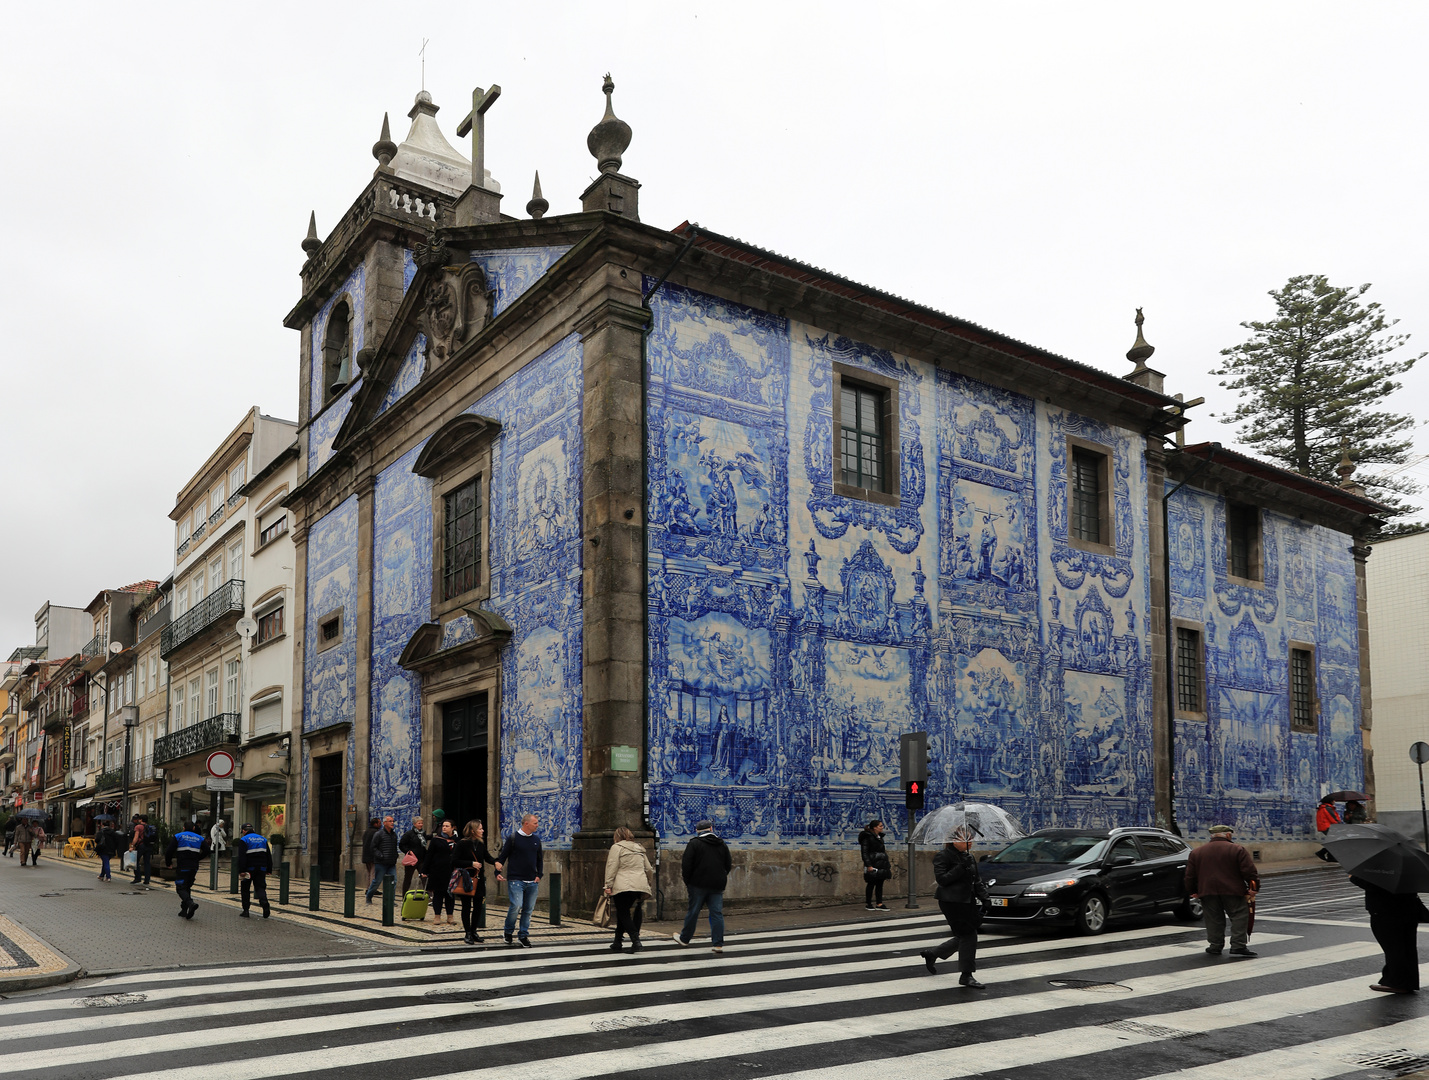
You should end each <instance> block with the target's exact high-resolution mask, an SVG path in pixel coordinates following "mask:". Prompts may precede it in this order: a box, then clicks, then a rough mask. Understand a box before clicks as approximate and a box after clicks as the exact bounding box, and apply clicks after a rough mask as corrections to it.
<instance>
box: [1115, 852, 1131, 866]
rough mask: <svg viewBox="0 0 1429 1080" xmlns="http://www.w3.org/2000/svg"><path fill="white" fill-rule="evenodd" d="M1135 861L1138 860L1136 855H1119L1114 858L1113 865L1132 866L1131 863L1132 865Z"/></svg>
mask: <svg viewBox="0 0 1429 1080" xmlns="http://www.w3.org/2000/svg"><path fill="white" fill-rule="evenodd" d="M1135 861H1136V856H1135V855H1118V856H1117V857H1116V858H1114V859H1112V861H1111V865H1112V866H1130V865H1131V864H1132V863H1134V862H1135Z"/></svg>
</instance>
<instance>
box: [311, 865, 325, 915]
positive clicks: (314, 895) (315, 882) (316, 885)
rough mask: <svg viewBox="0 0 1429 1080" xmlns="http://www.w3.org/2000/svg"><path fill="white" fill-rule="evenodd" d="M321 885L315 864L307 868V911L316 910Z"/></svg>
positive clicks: (319, 872) (319, 874) (319, 873)
mask: <svg viewBox="0 0 1429 1080" xmlns="http://www.w3.org/2000/svg"><path fill="white" fill-rule="evenodd" d="M321 885H322V877H321V871H320V870H319V869H318V865H317V863H313V865H312V866H310V867H308V910H309V911H317V910H318V896H319V890H320V888H321Z"/></svg>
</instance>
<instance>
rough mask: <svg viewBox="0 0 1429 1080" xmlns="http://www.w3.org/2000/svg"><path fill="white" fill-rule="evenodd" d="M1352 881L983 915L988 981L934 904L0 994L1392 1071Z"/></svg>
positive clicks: (1035, 1074)
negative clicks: (1197, 913) (1209, 936)
mask: <svg viewBox="0 0 1429 1080" xmlns="http://www.w3.org/2000/svg"><path fill="white" fill-rule="evenodd" d="M1357 898H1358V892H1357V890H1354V889H1353V887H1352V886H1349V885H1348V883H1346V882H1345V880H1344V878H1343V877H1342V876H1339V877H1337V876H1335V875H1333V874H1328V873H1318V874H1315V873H1312V874H1307V875H1290V876H1288V877H1285V878H1273V879H1270V880H1269V881H1267V883H1266V888H1265V890H1264V892H1263V893H1262V900H1261V908H1262V915H1261V918H1260V921H1259V923H1258V925H1257V928H1256V932H1255V935H1254V936H1253V938H1252V941H1251V944H1252V947H1253V948H1255V949H1256V950H1257V951H1258V953H1259V956H1258V957H1256V958H1254V959H1237V958H1232V957H1230V956H1229V955H1225V956H1221V957H1217V958H1211V957H1208V956H1206V954H1205V952H1204V937H1203V932H1202V931H1201V930H1200V928H1199V927H1197V926H1194V925H1191V926H1188V925H1186V924H1182V923H1177V922H1174V921H1172V920H1171V919H1169V918H1165V917H1162V918H1157V919H1150V920H1144V921H1141V922H1139V923H1135V924H1130V925H1125V924H1124V925H1120V926H1114V927H1113V928H1112V929H1111V930H1110V931H1109V932H1108V933H1106V934H1104V935H1102V936H1100V937H1095V938H1079V937H1075V936H1071V935H1059V934H1051V933H1042V934H1036V935H1021V936H1018V935H1010V934H989V935H985V937H984V939H983V941H982V943H981V947H980V956H979V970H978V974H979V977H980V978H981V979H982V980H983V981H984V982H985V983H986V984H987V989H985V990H981V991H979V990H971V989H964V988H962V987H960V986H959V985H958V983H957V976H956V973H955V971H953V970H952V966H951V965H950V964H941V965H939V971H938V973H937V974H935V975H929V974H928V973H927V971H926V970H925V968H924V965H923V962H922V960H921V958H920V956H919V951H920V950H921V949H923V948H926V947H928V946H929V945H931V944H933V943H935V942H937V941H938V940H940V939H941V938H942V936H943V932H944V930H943V927H942V926H941V923H940V920H939V919H938V918H937V916H936V914H934V913H932V912H928V911H926V910H924V911H920V912H918V913H914V914H909V915H902V914H898V915H895V914H889V915H877V914H868V915H866V916H865V915H864V914H863V913H862V912H860V913H859V914H858V915H857V916H855V917H850V918H849V919H848V920H847V921H845V922H843V923H834V924H829V925H823V926H816V927H809V928H803V929H799V928H784V929H764V930H758V931H754V932H751V933H738V932H737V931H738V929H739V920H738V918H737V917H734V918H731V920H730V924H731V930H732V931H736V932H732V933H731V935H730V937H729V938H728V939H727V940H726V947H725V952H724V954H723V955H715V954H714V953H712V951H711V950H710V947H709V946H710V943H709V941H708V940H707V939H701V938H696V940H695V942H694V943H693V945H691V946H689V947H683V946H680V945H678V944H676V943H675V942H674V941H672V940H670V938H669V937H658V938H657V937H654V936H651V937H650V938H648V940H647V943H646V948H645V949H644V951H642V952H641V953H639V954H635V955H632V954H631V953H629V952H628V951H627V952H623V953H620V954H616V953H613V952H611V951H610V950H609V949H608V947H607V946H606V945H605V944H601V943H584V944H552V945H550V946H547V947H538V948H533V949H529V950H526V949H520V948H517V947H507V946H505V945H504V944H502V943H501V942H500V941H499V939H498V940H495V941H493V940H492V939H493V935H488V938H487V944H486V945H485V946H483V947H479V948H476V949H470V950H443V951H430V952H423V953H422V954H420V955H418V956H412V955H404V956H394V955H374V956H356V957H337V958H334V959H331V960H325V961H321V962H306V961H290V962H283V961H277V962H269V963H258V964H254V963H238V964H222V963H220V964H215V965H213V966H211V967H207V968H199V969H193V970H185V971H178V972H147V973H137V974H134V975H129V976H118V977H114V978H109V979H103V980H87V981H86V983H85V984H82V985H81V984H76V985H73V986H69V987H66V988H63V989H59V990H55V991H46V992H37V993H34V994H28V995H24V996H22V997H19V998H15V999H11V1000H9V1001H7V1002H6V1003H5V1008H4V1009H3V1010H0V1075H12V1076H23V1077H25V1078H26V1080H100V1078H113V1077H138V1076H145V1077H157V1076H162V1077H174V1078H177V1077H180V1076H182V1077H184V1078H185V1080H205V1078H212V1080H243V1078H252V1080H268V1078H273V1077H299V1076H301V1077H320V1078H332V1080H337V1078H339V1077H341V1078H342V1080H358V1078H368V1077H372V1078H379V1077H380V1078H381V1080H406V1078H413V1080H415V1078H417V1077H422V1078H431V1080H438V1078H444V1077H457V1076H460V1077H462V1078H464V1080H477V1078H485V1077H490V1078H492V1080H496V1078H498V1077H499V1078H501V1080H509V1078H510V1077H511V1076H512V1075H522V1076H537V1077H541V1078H542V1080H567V1078H569V1080H574V1078H577V1077H594V1076H610V1077H615V1076H618V1077H633V1078H635V1080H657V1078H659V1080H669V1078H676V1077H678V1078H679V1080H726V1078H733V1077H740V1078H743V1077H763V1078H769V1077H775V1078H780V1080H794V1078H797V1080H904V1078H906V1080H936V1078H940V1077H952V1076H989V1077H999V1078H1017V1080H1024V1078H1025V1080H1041V1078H1046V1080H1053V1078H1055V1080H1069V1078H1080V1077H1095V1078H1096V1080H1123V1078H1126V1080H1131V1078H1136V1080H1143V1078H1153V1077H1154V1078H1162V1077H1168V1076H1170V1075H1172V1074H1175V1075H1177V1076H1180V1077H1183V1078H1184V1077H1190V1078H1193V1080H1213V1078H1214V1080H1248V1078H1255V1080H1262V1078H1272V1080H1281V1078H1284V1080H1312V1078H1346V1080H1348V1078H1355V1080H1370V1078H1375V1080H1384V1078H1387V1077H1390V1076H1397V1075H1402V1074H1403V1073H1404V1072H1406V1071H1408V1070H1409V1069H1411V1068H1413V1067H1414V1066H1415V1065H1416V1064H1420V1065H1422V1066H1429V1000H1426V999H1423V998H1420V997H1417V996H1414V997H1410V996H1402V997H1391V996H1387V995H1382V994H1376V993H1372V992H1371V991H1370V990H1369V989H1368V988H1369V985H1370V984H1371V983H1372V982H1375V981H1376V980H1377V977H1378V972H1379V967H1380V963H1381V957H1380V954H1379V950H1378V948H1377V946H1376V945H1375V943H1374V941H1373V939H1372V938H1371V936H1370V934H1369V931H1368V926H1367V922H1366V920H1365V918H1364V912H1363V908H1362V907H1359V906H1357V904H1356V903H1355V901H1356V900H1357ZM133 899H139V898H133ZM1306 911H1308V912H1309V914H1306V913H1305V912H1306ZM175 921H176V922H177V920H175ZM235 921H237V920H235ZM1181 1070H1190V1071H1189V1072H1184V1073H1183V1072H1181Z"/></svg>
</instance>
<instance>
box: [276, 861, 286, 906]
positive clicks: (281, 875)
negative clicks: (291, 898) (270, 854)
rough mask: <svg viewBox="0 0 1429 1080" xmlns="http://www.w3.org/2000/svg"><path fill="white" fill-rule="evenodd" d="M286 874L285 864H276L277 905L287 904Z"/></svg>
mask: <svg viewBox="0 0 1429 1080" xmlns="http://www.w3.org/2000/svg"><path fill="white" fill-rule="evenodd" d="M288 873H289V868H288V864H287V863H286V862H282V863H279V864H278V903H280V904H286V903H287V902H288Z"/></svg>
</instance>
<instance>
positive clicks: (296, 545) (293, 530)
mask: <svg viewBox="0 0 1429 1080" xmlns="http://www.w3.org/2000/svg"><path fill="white" fill-rule="evenodd" d="M299 445H301V443H300V444H299ZM299 457H300V458H301V457H302V455H301V454H299ZM301 511H302V507H293V508H291V509H290V511H289V513H290V515H291V517H292V519H293V520H292V523H291V525H290V526H289V530H288V531H289V533H290V534H291V536H292V538H293V604H292V610H291V611H290V612H288V618H289V625H290V626H291V627H292V631H291V632H292V635H293V696H292V700H291V701H289V702H288V714H289V728H288V730H289V731H290V732H291V733H292V740H293V741H292V742H291V743H290V744H289V753H290V754H291V757H290V758H289V760H290V761H291V762H292V765H290V768H292V770H293V781H294V783H295V784H296V786H297V791H296V793H295V799H296V802H297V806H298V814H299V820H298V831H297V832H293V831H291V828H290V831H289V833H288V851H289V852H290V861H291V862H292V864H293V865H292V872H293V875H294V880H299V879H301V877H303V876H305V875H306V874H307V872H308V849H307V847H305V846H304V845H303V844H302V843H301V837H302V835H303V832H304V829H305V828H307V827H309V826H312V825H313V819H312V805H313V800H312V795H313V792H312V777H311V776H310V775H309V771H308V768H309V767H308V761H307V755H306V754H305V753H304V752H303V751H304V743H303V702H304V700H305V698H306V697H307V694H306V692H305V691H306V687H307V685H308V680H307V678H306V673H305V672H304V670H303V663H304V652H305V650H304V649H303V634H304V632H305V630H306V627H307V621H308V618H307V616H308V520H307V514H306V513H303V512H301ZM308 838H309V841H310V842H311V840H312V833H311V831H310V830H309V831H308Z"/></svg>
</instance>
